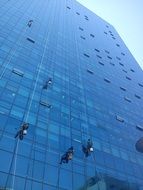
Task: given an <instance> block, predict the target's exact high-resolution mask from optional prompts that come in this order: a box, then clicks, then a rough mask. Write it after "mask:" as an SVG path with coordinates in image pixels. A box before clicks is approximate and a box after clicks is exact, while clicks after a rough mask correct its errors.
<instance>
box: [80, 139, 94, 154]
mask: <svg viewBox="0 0 143 190" xmlns="http://www.w3.org/2000/svg"><path fill="white" fill-rule="evenodd" d="M82 151H83V152H84V154H85V156H86V157H88V156H89V155H90V154H91V152H93V142H92V141H91V139H88V140H87V143H86V145H82Z"/></svg>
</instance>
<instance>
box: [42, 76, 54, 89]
mask: <svg viewBox="0 0 143 190" xmlns="http://www.w3.org/2000/svg"><path fill="white" fill-rule="evenodd" d="M51 84H52V79H51V78H49V80H48V81H46V82H45V85H44V86H43V89H47V88H48V86H49V85H51Z"/></svg>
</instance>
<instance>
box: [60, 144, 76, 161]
mask: <svg viewBox="0 0 143 190" xmlns="http://www.w3.org/2000/svg"><path fill="white" fill-rule="evenodd" d="M73 154H74V149H73V146H71V147H70V148H69V149H68V150H67V152H66V153H65V154H63V156H62V157H61V161H60V164H62V163H68V162H69V160H72V158H73Z"/></svg>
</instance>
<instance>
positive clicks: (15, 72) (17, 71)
mask: <svg viewBox="0 0 143 190" xmlns="http://www.w3.org/2000/svg"><path fill="white" fill-rule="evenodd" d="M12 72H13V73H14V74H16V75H19V76H21V77H23V75H24V73H23V72H22V71H21V70H19V69H16V68H14V69H13V70H12Z"/></svg>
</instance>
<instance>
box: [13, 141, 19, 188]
mask: <svg viewBox="0 0 143 190" xmlns="http://www.w3.org/2000/svg"><path fill="white" fill-rule="evenodd" d="M18 147H19V139H18V140H17V143H16V151H15V159H14V171H13V180H12V189H14V184H15V175H16V166H17V153H18Z"/></svg>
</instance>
